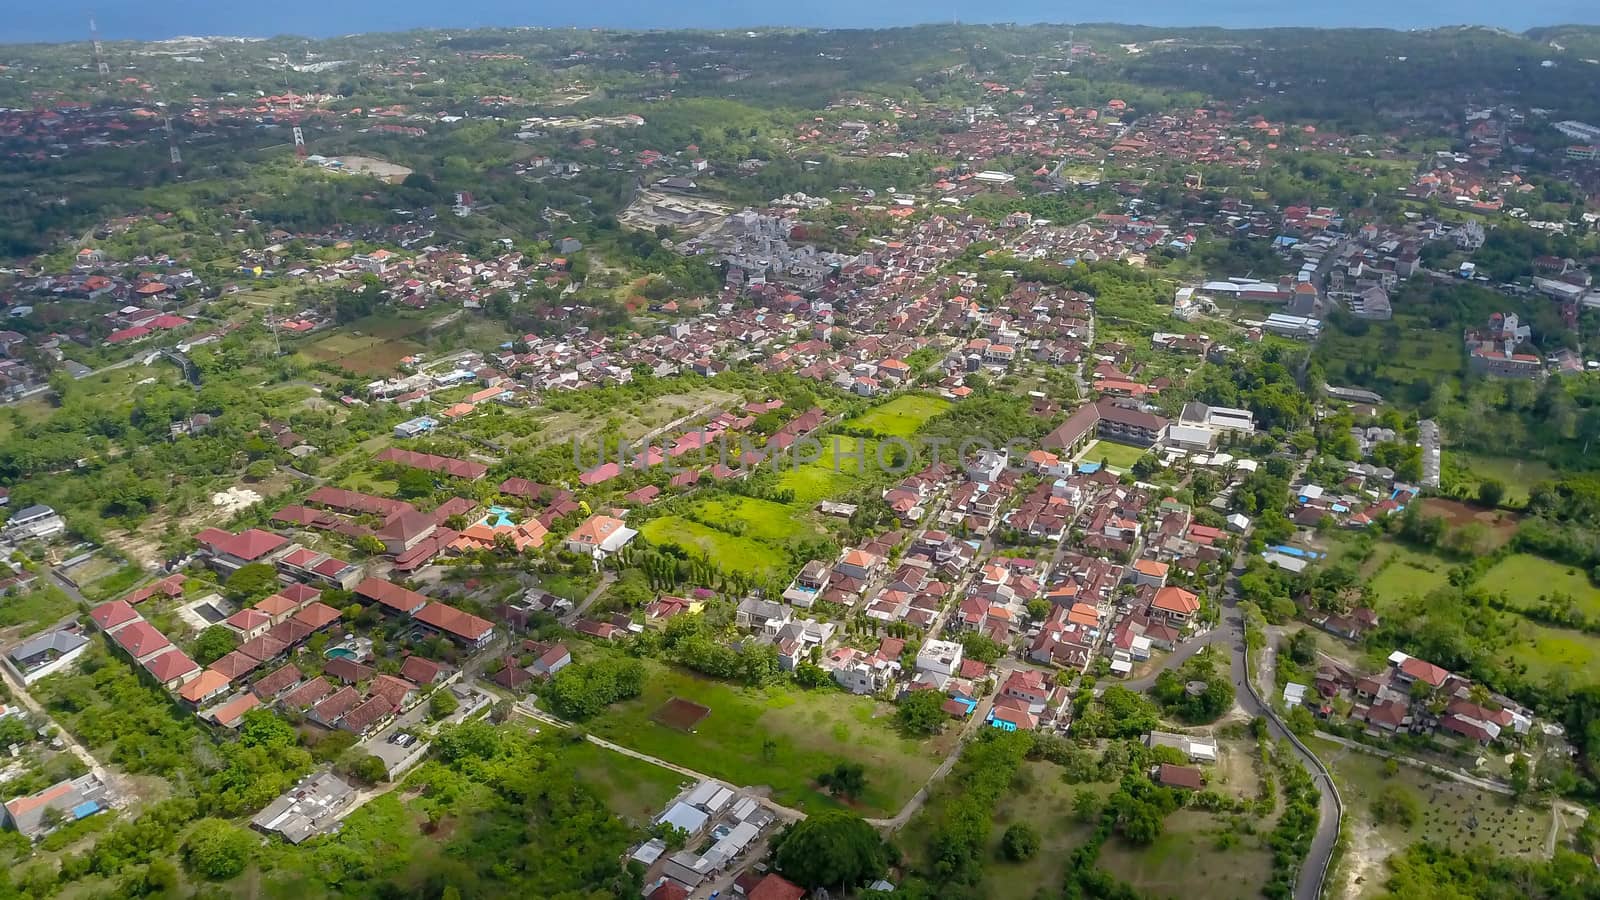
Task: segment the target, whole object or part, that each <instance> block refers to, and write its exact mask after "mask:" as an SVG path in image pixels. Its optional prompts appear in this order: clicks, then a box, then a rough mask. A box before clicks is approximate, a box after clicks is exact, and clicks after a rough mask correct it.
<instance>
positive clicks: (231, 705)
mask: <svg viewBox="0 0 1600 900" xmlns="http://www.w3.org/2000/svg"><path fill="white" fill-rule="evenodd" d="M260 705H261V701H260V700H259V699H257V698H256V695H255V694H244V695H243V696H240V697H238V698H237V699H234V700H229V701H228V702H227V703H224V704H222V705H221V706H219V707H217V708H215V709H213V710H211V718H212V720H213V721H215V722H216V723H217V724H218V725H221V726H222V727H223V728H232V727H233V726H235V725H237V724H238V723H239V720H241V719H243V718H244V714H245V713H247V712H249V711H250V710H252V709H255V708H256V707H258V706H260Z"/></svg>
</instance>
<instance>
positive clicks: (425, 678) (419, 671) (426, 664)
mask: <svg viewBox="0 0 1600 900" xmlns="http://www.w3.org/2000/svg"><path fill="white" fill-rule="evenodd" d="M443 671H444V666H442V665H440V664H439V663H436V662H434V661H433V660H431V659H425V658H423V657H421V656H408V657H406V661H405V662H403V663H401V664H400V674H401V675H402V676H404V677H405V678H408V679H410V680H411V681H413V682H415V683H417V684H432V683H433V681H434V679H436V678H438V677H439V673H440V672H443Z"/></svg>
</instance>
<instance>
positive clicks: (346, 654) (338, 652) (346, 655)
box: [322, 647, 356, 659]
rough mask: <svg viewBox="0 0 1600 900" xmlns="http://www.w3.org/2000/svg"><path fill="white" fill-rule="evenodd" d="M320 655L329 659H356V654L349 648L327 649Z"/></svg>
mask: <svg viewBox="0 0 1600 900" xmlns="http://www.w3.org/2000/svg"><path fill="white" fill-rule="evenodd" d="M322 655H323V656H326V657H327V658H329V659H355V658H356V652H355V651H354V650H351V649H350V648H349V647H329V648H328V649H327V651H326V652H324V653H323V654H322Z"/></svg>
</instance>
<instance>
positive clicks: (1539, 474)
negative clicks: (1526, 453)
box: [1445, 448, 1555, 506]
mask: <svg viewBox="0 0 1600 900" xmlns="http://www.w3.org/2000/svg"><path fill="white" fill-rule="evenodd" d="M1445 452H1446V453H1450V454H1452V455H1454V456H1455V457H1456V459H1457V460H1459V461H1460V462H1461V464H1462V465H1463V466H1465V467H1466V469H1467V471H1469V472H1471V473H1472V474H1473V475H1474V476H1476V477H1478V478H1480V479H1482V478H1494V479H1497V480H1499V481H1500V482H1502V483H1503V484H1505V486H1506V497H1505V502H1506V503H1509V504H1512V505H1513V506H1516V505H1520V504H1523V503H1526V502H1528V492H1529V490H1531V489H1532V488H1533V486H1534V485H1535V484H1538V483H1539V482H1541V481H1546V480H1548V479H1550V478H1554V477H1555V470H1554V469H1552V468H1550V467H1549V466H1548V465H1546V464H1545V463H1543V462H1541V461H1539V460H1537V459H1514V458H1511V457H1507V456H1482V455H1480V454H1476V453H1455V452H1454V451H1452V450H1450V449H1449V448H1446V449H1445Z"/></svg>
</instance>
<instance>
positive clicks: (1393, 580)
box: [1362, 541, 1451, 613]
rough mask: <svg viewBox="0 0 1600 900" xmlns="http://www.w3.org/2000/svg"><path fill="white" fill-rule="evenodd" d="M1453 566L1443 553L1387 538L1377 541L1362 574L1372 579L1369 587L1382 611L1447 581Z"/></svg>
mask: <svg viewBox="0 0 1600 900" xmlns="http://www.w3.org/2000/svg"><path fill="white" fill-rule="evenodd" d="M1450 568H1451V563H1450V561H1449V560H1447V559H1445V558H1444V557H1442V556H1436V555H1434V554H1432V553H1419V552H1417V551H1415V550H1412V549H1410V548H1409V547H1404V546H1401V545H1400V544H1397V543H1395V542H1393V541H1385V542H1383V543H1381V544H1379V545H1378V549H1377V551H1376V552H1374V553H1373V554H1372V559H1371V560H1369V561H1368V562H1367V565H1366V567H1364V569H1363V572H1362V575H1363V576H1364V577H1367V578H1370V579H1371V581H1370V582H1369V583H1368V585H1367V589H1368V591H1369V592H1370V594H1371V595H1372V597H1373V598H1374V602H1375V604H1376V608H1377V610H1378V611H1379V612H1380V613H1381V612H1383V610H1384V607H1385V606H1388V605H1391V604H1393V603H1396V602H1398V601H1400V600H1403V599H1405V598H1406V597H1409V596H1416V597H1423V596H1426V595H1427V593H1428V592H1429V591H1431V590H1433V589H1434V588H1438V587H1443V586H1444V585H1446V584H1448V583H1449V572H1450ZM1374 573H1375V574H1374Z"/></svg>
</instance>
